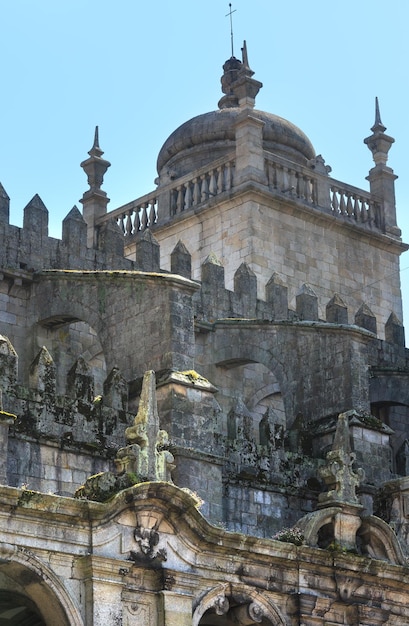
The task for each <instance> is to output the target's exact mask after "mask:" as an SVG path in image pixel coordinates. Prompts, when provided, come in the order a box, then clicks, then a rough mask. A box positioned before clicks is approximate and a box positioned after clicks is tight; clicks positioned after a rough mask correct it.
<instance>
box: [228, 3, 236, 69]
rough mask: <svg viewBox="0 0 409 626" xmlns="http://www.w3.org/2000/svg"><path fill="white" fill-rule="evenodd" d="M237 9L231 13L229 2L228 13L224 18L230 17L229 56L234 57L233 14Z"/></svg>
mask: <svg viewBox="0 0 409 626" xmlns="http://www.w3.org/2000/svg"><path fill="white" fill-rule="evenodd" d="M236 10H237V9H234V10H233V11H232V8H231V2H229V12H228V13H227V14H226V17H230V39H231V55H232V57H234V46H233V17H232V15H233V13H236Z"/></svg>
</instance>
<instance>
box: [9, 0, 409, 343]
mask: <svg viewBox="0 0 409 626" xmlns="http://www.w3.org/2000/svg"><path fill="white" fill-rule="evenodd" d="M228 4H229V3H228V2H225V1H224V0H223V1H222V0H201V1H200V2H198V1H197V0H190V1H188V0H174V1H173V2H170V1H168V0H158V1H157V2H150V3H147V2H145V1H143V0H115V2H113V0H65V1H64V0H0V23H1V36H0V64H1V73H0V76H1V104H0V107H1V114H0V181H1V182H2V184H3V185H4V187H5V189H6V191H7V193H8V195H9V196H10V198H11V222H12V223H13V224H16V225H21V222H22V211H23V208H24V206H25V205H26V204H27V203H28V202H29V200H30V199H31V197H32V196H33V195H34V194H35V193H38V194H39V195H40V196H41V198H42V199H43V201H44V203H45V205H46V206H47V208H48V210H49V212H50V234H52V235H53V236H56V237H60V233H61V221H62V219H63V218H64V217H65V215H66V214H67V213H68V212H69V210H70V209H71V208H72V206H73V205H74V204H77V205H78V200H79V198H81V196H82V194H83V192H84V191H85V190H86V189H87V184H86V177H85V174H84V173H83V171H82V170H81V169H80V167H79V163H80V162H81V161H82V160H83V159H84V158H86V156H87V151H88V150H89V149H90V148H91V145H92V140H93V133H94V127H95V125H96V124H98V125H99V128H100V144H101V147H102V149H103V150H104V151H105V155H104V156H105V158H107V159H108V160H109V161H110V162H111V163H112V166H111V168H110V169H109V170H108V173H107V175H106V177H105V183H104V189H105V191H106V192H107V193H108V196H109V197H110V198H111V203H110V205H109V208H110V209H114V208H116V207H117V206H120V205H121V204H124V203H125V202H128V201H129V200H131V199H134V198H136V197H138V196H140V195H142V194H144V193H146V192H148V191H150V190H152V189H153V188H154V183H153V180H154V178H155V176H156V170H155V166H156V157H157V154H158V151H159V149H160V147H161V145H162V143H163V142H164V141H165V139H166V138H167V136H168V135H169V134H170V133H171V132H172V131H173V130H174V129H175V128H176V127H177V126H179V125H180V124H181V123H183V122H184V121H186V120H187V119H189V118H191V117H193V116H194V115H198V114H200V113H203V112H206V111H210V110H213V109H215V108H217V102H218V100H219V97H220V76H221V72H222V65H223V63H224V61H225V60H226V59H227V58H228V57H229V56H230V53H231V50H230V26H229V18H227V17H226V14H227V13H228V10H229V6H228ZM233 9H236V12H235V13H234V16H233V17H234V42H235V55H236V56H239V55H240V47H241V45H242V41H243V39H246V40H247V45H248V53H249V61H250V65H251V67H252V69H253V70H254V71H255V78H257V79H258V80H260V81H262V82H263V84H264V87H263V89H262V90H261V92H260V93H259V95H258V97H257V108H260V109H264V110H267V111H272V112H274V113H276V114H278V115H281V116H282V117H285V118H287V119H289V120H290V121H291V122H293V123H295V124H296V125H297V126H299V127H300V128H301V129H302V130H303V131H304V132H305V133H306V134H307V135H308V136H309V138H310V139H311V141H312V143H313V145H314V147H315V150H316V152H317V153H321V154H322V155H323V157H324V159H325V160H326V162H327V163H328V164H329V165H331V167H332V176H333V177H334V178H337V179H339V180H342V181H344V182H347V183H349V184H352V185H355V186H357V187H362V188H364V189H367V188H368V183H367V181H366V180H365V176H366V175H367V174H368V171H369V169H370V168H371V167H372V164H373V163H372V157H371V154H370V152H369V150H368V149H367V147H366V146H365V145H364V144H363V141H362V140H363V139H364V137H366V136H368V135H369V134H370V127H371V126H372V124H373V122H374V100H375V96H378V97H379V100H380V106H381V116H382V121H383V123H384V124H385V126H387V131H386V132H387V133H388V134H390V135H392V136H393V137H394V138H395V139H396V143H395V144H394V145H393V146H392V149H391V151H390V154H389V165H390V166H391V167H393V169H394V170H395V173H396V174H397V175H398V176H399V179H398V181H397V183H396V192H397V206H398V221H399V225H400V227H401V228H402V231H403V238H404V240H405V241H408V242H409V210H408V204H409V168H408V150H409V124H408V116H409V113H408V110H409V109H408V76H407V73H408V69H407V68H408V61H409V37H408V35H407V28H408V24H409V2H407V0H389V2H385V1H384V0H382V1H381V0H343V2H330V1H328V0H325V1H324V0H314V1H313V2H306V1H305V0H292V2H279V1H278V0H251V1H250V0H235V1H234V2H233ZM78 206H80V205H78ZM401 268H402V274H401V275H402V291H403V295H404V303H405V304H404V306H405V312H406V326H407V329H406V330H407V337H408V339H409V269H407V268H409V253H405V254H404V255H403V257H402V260H401ZM408 343H409V341H408Z"/></svg>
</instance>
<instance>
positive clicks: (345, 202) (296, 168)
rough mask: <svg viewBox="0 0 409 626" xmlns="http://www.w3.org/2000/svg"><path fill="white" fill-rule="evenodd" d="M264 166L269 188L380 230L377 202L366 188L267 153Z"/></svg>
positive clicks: (380, 220) (381, 222)
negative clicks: (354, 185)
mask: <svg viewBox="0 0 409 626" xmlns="http://www.w3.org/2000/svg"><path fill="white" fill-rule="evenodd" d="M265 168H266V175H267V181H268V186H269V188H270V189H271V190H272V191H276V192H278V193H280V194H282V195H284V196H285V197H287V198H294V199H298V200H301V201H303V202H305V203H307V204H309V205H311V206H315V207H317V208H320V209H325V210H326V211H329V212H331V213H332V214H333V215H334V216H336V217H342V218H349V219H350V220H351V221H354V222H356V223H358V224H365V225H367V226H369V227H371V228H377V229H379V230H383V228H384V224H383V220H382V210H381V204H380V202H376V200H375V199H374V197H373V196H372V195H371V194H370V193H369V192H367V191H364V190H363V189H358V188H357V187H353V186H352V185H347V184H345V183H342V182H340V181H338V180H334V179H333V178H330V177H329V176H327V175H326V174H323V173H319V172H316V171H314V170H312V169H309V168H308V167H302V166H301V165H297V164H296V163H292V162H291V161H287V160H286V159H283V158H282V157H277V156H276V155H273V154H269V153H268V154H267V155H266V159H265Z"/></svg>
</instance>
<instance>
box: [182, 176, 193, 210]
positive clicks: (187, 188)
mask: <svg viewBox="0 0 409 626" xmlns="http://www.w3.org/2000/svg"><path fill="white" fill-rule="evenodd" d="M191 206H192V187H191V184H190V183H189V182H187V183H186V185H185V205H184V209H185V211H187V210H188V209H190V207H191Z"/></svg>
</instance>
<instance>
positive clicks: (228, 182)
mask: <svg viewBox="0 0 409 626" xmlns="http://www.w3.org/2000/svg"><path fill="white" fill-rule="evenodd" d="M224 180H225V189H226V191H230V189H231V187H232V167H231V163H230V161H229V162H228V163H227V164H226V167H225V169H224Z"/></svg>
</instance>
